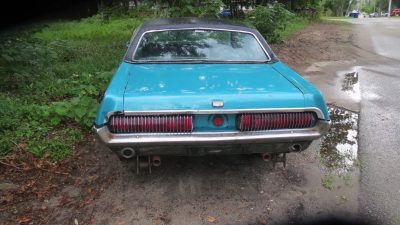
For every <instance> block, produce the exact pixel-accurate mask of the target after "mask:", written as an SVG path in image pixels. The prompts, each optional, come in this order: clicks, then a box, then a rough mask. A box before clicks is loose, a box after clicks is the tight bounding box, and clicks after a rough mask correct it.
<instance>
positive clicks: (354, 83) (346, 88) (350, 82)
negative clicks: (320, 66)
mask: <svg viewBox="0 0 400 225" xmlns="http://www.w3.org/2000/svg"><path fill="white" fill-rule="evenodd" d="M342 91H343V92H345V93H346V94H347V95H348V96H349V97H350V98H352V99H354V100H355V101H357V102H360V101H361V92H360V83H359V82H358V72H357V70H356V71H354V72H350V73H345V74H344V78H343V81H342Z"/></svg>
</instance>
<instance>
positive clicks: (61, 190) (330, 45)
mask: <svg viewBox="0 0 400 225" xmlns="http://www.w3.org/2000/svg"><path fill="white" fill-rule="evenodd" d="M351 40H352V35H351V32H350V29H349V27H348V26H343V25H338V24H328V23H318V24H314V25H312V26H310V27H308V28H307V29H305V30H302V31H300V32H298V33H297V34H296V35H294V37H293V38H292V39H291V40H289V41H287V42H286V43H284V44H281V45H274V46H272V48H273V50H274V51H275V53H276V54H277V55H278V57H279V58H280V59H282V60H283V61H284V62H286V63H287V64H289V65H290V66H292V67H293V68H294V69H295V70H297V71H298V72H300V73H302V72H303V71H305V70H306V68H308V67H309V66H311V65H312V64H313V63H316V62H320V61H339V60H349V59H351V57H352V53H351V49H350V48H348V46H349V43H350V42H351ZM87 139H88V144H87V145H84V146H77V148H76V151H75V154H74V156H73V157H72V158H70V159H69V160H67V161H65V162H62V163H57V164H54V163H49V162H48V161H47V160H46V159H37V158H34V157H33V156H31V155H28V154H26V153H23V152H20V151H18V150H17V151H16V153H15V154H14V155H11V156H9V157H7V158H6V159H4V160H2V161H1V164H0V224H1V225H5V224H7V225H8V224H20V225H22V224H68V225H69V224H74V225H79V224H100V225H108V224H118V225H124V224H140V225H146V224H160V225H162V224H176V225H178V224H182V225H189V224H290V223H293V222H297V223H299V222H304V221H305V220H307V219H313V218H315V217H320V216H329V215H337V214H340V215H342V216H346V217H351V216H354V215H355V214H356V213H357V200H356V195H355V194H354V193H357V189H358V184H357V183H358V182H357V180H351V177H353V179H357V171H353V172H352V173H351V177H350V179H339V180H335V181H334V182H333V183H332V181H331V180H329V179H330V177H327V174H330V172H327V171H328V169H329V168H328V167H327V166H326V165H325V164H323V163H322V161H321V160H320V158H319V153H320V150H321V146H323V143H321V141H316V142H315V143H313V144H312V146H311V147H310V149H308V150H307V151H305V152H301V153H293V154H289V155H288V165H287V167H286V168H283V167H282V165H277V166H276V167H275V168H273V167H272V165H271V164H270V163H266V162H264V161H262V160H261V158H260V157H259V156H253V155H251V156H207V157H193V158H190V157H164V158H162V165H161V167H154V168H153V173H152V174H147V173H142V174H140V175H136V174H135V172H134V170H133V168H132V165H130V164H129V163H122V162H121V161H120V160H119V159H118V158H117V156H116V155H114V154H113V153H111V152H110V151H109V150H108V149H106V148H104V147H102V146H101V145H100V144H98V143H97V142H96V141H95V140H94V138H93V137H92V136H89V137H88V138H87ZM328 182H331V183H328ZM328 184H330V185H328Z"/></svg>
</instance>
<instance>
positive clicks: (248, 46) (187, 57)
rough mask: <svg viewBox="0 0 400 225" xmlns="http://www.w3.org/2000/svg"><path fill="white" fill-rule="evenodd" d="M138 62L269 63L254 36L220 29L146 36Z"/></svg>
mask: <svg viewBox="0 0 400 225" xmlns="http://www.w3.org/2000/svg"><path fill="white" fill-rule="evenodd" d="M133 59H134V60H135V61H143V62H145V61H152V62H154V61H156V62H157V61H159V62H171V61H172V62H174V61H217V62H220V61H222V62H232V61H233V62H243V61H256V62H265V61H268V59H269V58H268V56H267V55H266V54H265V52H264V50H263V48H262V47H261V45H260V43H259V42H258V41H257V39H256V38H255V36H254V35H253V34H249V33H243V32H237V31H219V30H167V31H155V32H149V33H145V34H144V35H143V37H142V39H141V40H140V43H139V45H138V47H137V50H136V52H135V53H134V57H133Z"/></svg>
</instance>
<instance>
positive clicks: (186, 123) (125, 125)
mask: <svg viewBox="0 0 400 225" xmlns="http://www.w3.org/2000/svg"><path fill="white" fill-rule="evenodd" d="M108 121H109V122H108V129H109V130H110V132H111V133H191V132H192V131H193V115H135V116H130V115H113V116H111V117H110V118H109V120H108Z"/></svg>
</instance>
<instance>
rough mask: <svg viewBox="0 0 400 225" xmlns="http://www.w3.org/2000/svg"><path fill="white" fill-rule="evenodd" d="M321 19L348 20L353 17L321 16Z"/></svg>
mask: <svg viewBox="0 0 400 225" xmlns="http://www.w3.org/2000/svg"><path fill="white" fill-rule="evenodd" d="M321 19H322V20H344V19H346V20H350V19H353V18H351V17H349V16H322V17H321Z"/></svg>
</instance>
